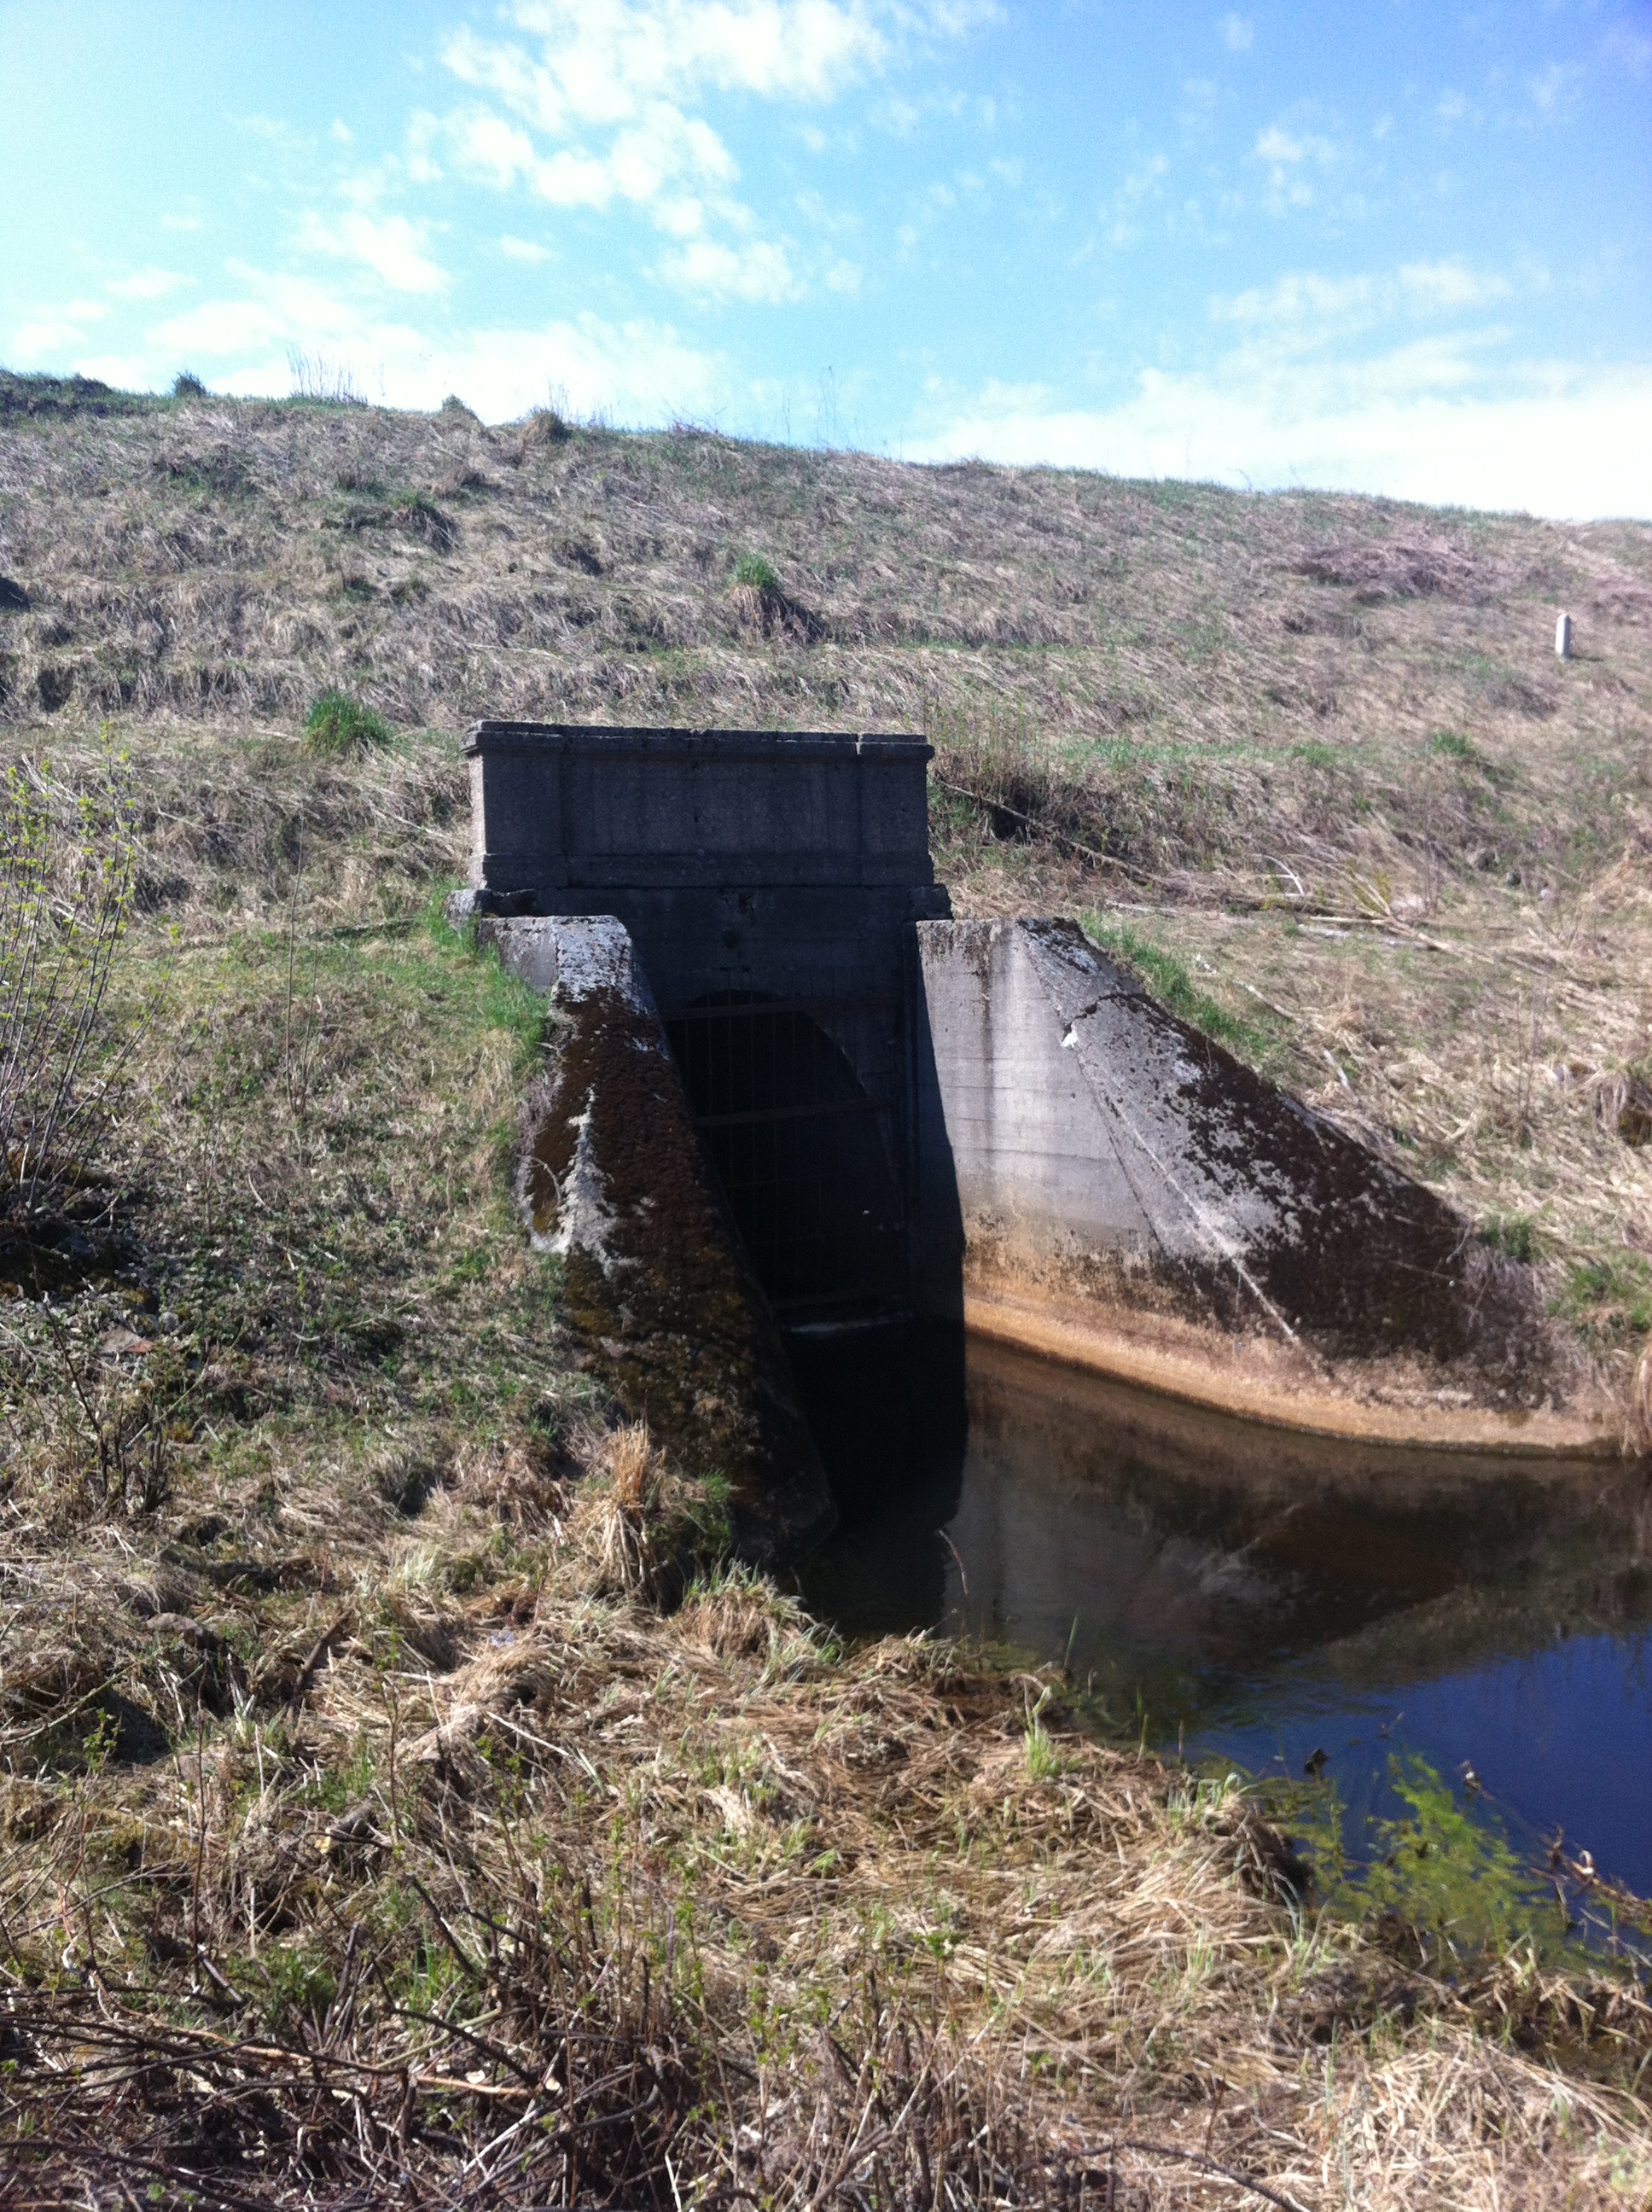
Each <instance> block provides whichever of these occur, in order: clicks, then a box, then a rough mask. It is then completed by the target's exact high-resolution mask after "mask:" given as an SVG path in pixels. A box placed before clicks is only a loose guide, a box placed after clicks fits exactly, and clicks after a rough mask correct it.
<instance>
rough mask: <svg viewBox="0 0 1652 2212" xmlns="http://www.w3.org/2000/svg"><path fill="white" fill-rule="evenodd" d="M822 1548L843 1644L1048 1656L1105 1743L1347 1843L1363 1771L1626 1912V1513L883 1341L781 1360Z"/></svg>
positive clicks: (1477, 1468)
mask: <svg viewBox="0 0 1652 2212" xmlns="http://www.w3.org/2000/svg"><path fill="white" fill-rule="evenodd" d="M793 1364H794V1366H795V1368H796V1370H797V1373H798V1380H799V1389H800V1391H801V1392H802V1395H803V1397H804V1400H805V1408H806V1410H807V1411H808V1413H809V1416H810V1420H811V1426H812V1427H813V1428H814V1430H815V1433H816V1436H817V1440H818V1441H819V1443H820V1445H821V1449H822V1453H823V1457H824V1458H825V1461H826V1463H827V1466H828V1468H829V1470H830V1471H831V1474H832V1476H833V1480H834V1484H835V1486H836V1488H837V1491H838V1495H839V1499H840V1504H841V1509H842V1511H843V1516H844V1522H845V1525H844V1528H843V1530H842V1532H841V1534H839V1535H838V1536H837V1537H836V1538H835V1540H834V1541H833V1542H832V1543H831V1544H830V1545H829V1547H827V1549H826V1550H825V1551H824V1552H823V1553H821V1554H820V1555H819V1556H818V1557H817V1559H815V1560H814V1561H813V1562H811V1566H810V1568H809V1570H808V1572H807V1575H806V1577H805V1590H806V1595H808V1597H809V1599H810V1601H811V1603H812V1604H813V1605H814V1606H815V1607H817V1609H818V1610H819V1611H820V1612H821V1613H823V1614H824V1615H825V1616H826V1617H828V1618H829V1619H831V1620H835V1621H836V1622H837V1623H838V1624H840V1625H841V1626H842V1627H843V1628H844V1629H846V1630H847V1631H848V1632H852V1633H854V1634H862V1635H876V1634H883V1633H885V1632H905V1631H908V1630H909V1629H912V1628H918V1627H923V1628H929V1627H939V1626H945V1627H947V1628H948V1629H950V1630H953V1631H956V1632H963V1633H966V1634H969V1635H972V1636H975V1637H979V1638H984V1639H986V1640H987V1641H990V1642H996V1643H1002V1644H1012V1645H1015V1646H1017V1647H1019V1648H1021V1649H1023V1650H1028V1651H1030V1652H1033V1653H1035V1654H1036V1655H1038V1656H1041V1657H1044V1658H1058V1659H1059V1658H1061V1657H1063V1656H1065V1657H1066V1662H1067V1666H1068V1669H1069V1673H1070V1674H1071V1676H1072V1679H1073V1680H1075V1681H1076V1682H1077V1683H1078V1685H1080V1686H1087V1687H1088V1688H1089V1689H1090V1691H1091V1692H1093V1693H1094V1694H1095V1695H1096V1697H1097V1698H1098V1699H1100V1700H1101V1701H1102V1704H1103V1705H1104V1706H1105V1707H1106V1709H1107V1710H1108V1712H1109V1713H1110V1714H1111V1716H1112V1717H1114V1720H1116V1721H1119V1722H1121V1723H1128V1724H1129V1725H1130V1726H1131V1727H1132V1728H1133V1729H1135V1728H1145V1729H1146V1731H1147V1733H1148V1734H1149V1735H1150V1737H1151V1739H1152V1740H1154V1741H1159V1742H1167V1741H1168V1742H1169V1743H1171V1744H1175V1743H1176V1742H1178V1741H1180V1742H1181V1743H1182V1744H1183V1746H1184V1747H1185V1748H1186V1750H1187V1753H1188V1754H1189V1755H1190V1756H1200V1757H1202V1756H1206V1755H1210V1756H1215V1757H1225V1758H1231V1759H1234V1760H1235V1761H1236V1763H1238V1764H1240V1765H1244V1766H1246V1767H1248V1768H1249V1769H1251V1770H1253V1771H1260V1770H1266V1769H1268V1768H1270V1767H1271V1768H1272V1769H1273V1771H1284V1772H1285V1773H1287V1774H1289V1775H1291V1776H1293V1777H1294V1776H1300V1775H1301V1774H1302V1772H1303V1767H1304V1764H1305V1763H1306V1762H1307V1761H1309V1759H1311V1758H1313V1756H1314V1755H1315V1753H1320V1752H1323V1753H1325V1754H1326V1759H1327V1771H1328V1772H1329V1773H1330V1774H1331V1776H1332V1777H1333V1778H1334V1779H1335V1781H1336V1782H1337V1784H1339V1788H1340V1790H1341V1791H1342V1793H1343V1794H1344V1796H1345V1798H1346V1800H1347V1802H1348V1807H1349V1812H1350V1814H1351V1820H1350V1823H1349V1830H1348V1832H1349V1837H1350V1840H1351V1841H1354V1842H1357V1836H1358V1833H1359V1826H1360V1821H1361V1819H1362V1816H1364V1814H1386V1815H1392V1814H1394V1812H1395V1811H1396V1810H1397V1809H1399V1808H1398V1807H1397V1805H1396V1803H1395V1802H1394V1800H1393V1798H1392V1796H1391V1794H1390V1793H1389V1791H1388V1787H1387V1776H1388V1759H1389V1755H1390V1753H1391V1752H1393V1751H1394V1750H1411V1751H1415V1752H1418V1753H1421V1754H1422V1756H1423V1757H1424V1758H1425V1759H1428V1760H1429V1761H1430V1764H1431V1765H1434V1766H1436V1768H1438V1769H1439V1771H1441V1772H1442V1773H1445V1774H1453V1773H1455V1772H1458V1771H1460V1770H1461V1768H1462V1767H1463V1765H1465V1764H1467V1765H1472V1767H1473V1771H1474V1772H1475V1774H1476V1775H1477V1776H1478V1777H1479V1781H1480V1782H1481V1784H1484V1786H1485V1790H1486V1791H1487V1792H1488V1793H1489V1794H1490V1796H1491V1797H1492V1798H1493V1799H1494V1800H1495V1801H1496V1802H1497V1804H1498V1806H1499V1807H1500V1808H1502V1809H1503V1812H1504V1814H1505V1815H1506V1816H1507V1817H1508V1818H1509V1820H1510V1821H1511V1823H1512V1824H1513V1825H1514V1826H1515V1828H1516V1829H1521V1828H1524V1829H1526V1830H1527V1831H1528V1832H1529V1833H1530V1834H1531V1835H1532V1836H1533V1837H1535V1836H1537V1835H1540V1834H1541V1835H1547V1834H1552V1833H1553V1832H1554V1831H1555V1830H1556V1829H1564V1832H1565V1835H1566V1838H1567V1839H1568V1844H1569V1846H1570V1848H1572V1849H1574V1850H1576V1849H1577V1848H1579V1847H1584V1846H1586V1847H1587V1848H1588V1850H1591V1851H1592V1852H1593V1854H1594V1858H1595V1861H1596V1863H1597V1864H1598V1865H1600V1868H1601V1869H1602V1870H1603V1871H1605V1872H1608V1873H1610V1874H1612V1875H1615V1876H1616V1878H1617V1879H1619V1880H1620V1881H1625V1882H1627V1883H1628V1884H1629V1885H1630V1886H1631V1887H1633V1888H1636V1889H1637V1890H1639V1891H1640V1892H1642V1893H1643V1894H1644V1893H1647V1892H1648V1891H1652V1571H1649V1566H1648V1564H1647V1559H1646V1556H1645V1549H1646V1534H1647V1530H1646V1508H1645V1491H1646V1486H1645V1482H1644V1480H1643V1478H1637V1476H1635V1475H1634V1474H1632V1473H1631V1472H1630V1471H1628V1470H1625V1469H1623V1468H1617V1467H1612V1466H1602V1465H1598V1464H1587V1465H1579V1466H1577V1467H1575V1468H1561V1469H1554V1470H1551V1471H1550V1472H1549V1473H1548V1474H1536V1473H1532V1472H1530V1471H1528V1472H1527V1473H1525V1474H1508V1473H1505V1472H1500V1471H1499V1470H1497V1468H1488V1467H1487V1466H1486V1465H1485V1463H1484V1462H1481V1463H1473V1462H1465V1461H1464V1460H1462V1459H1461V1457H1458V1456H1456V1455H1451V1456H1449V1457H1448V1456H1446V1455H1427V1454H1419V1455H1413V1456H1412V1457H1411V1458H1409V1459H1406V1460H1405V1461H1397V1460H1396V1458H1395V1456H1394V1455H1392V1454H1388V1453H1379V1452H1378V1451H1376V1450H1375V1449H1367V1448H1351V1447H1347V1446H1344V1445H1340V1444H1335V1445H1333V1444H1328V1443H1322V1442H1321V1441H1319V1440H1317V1439H1315V1438H1311V1437H1287V1436H1282V1435H1280V1434H1279V1433H1278V1432H1277V1431H1266V1430H1263V1429H1260V1428H1258V1427H1254V1426H1251V1425H1246V1424H1242V1423H1236V1422H1225V1421H1218V1420H1216V1419H1212V1418H1211V1417H1208V1416H1205V1415H1201V1414H1198V1413H1193V1412H1192V1411H1190V1410H1188V1409H1186V1408H1181V1407H1175V1406H1173V1405H1169V1404H1168V1403H1167V1402H1166V1401H1159V1400H1155V1399H1152V1398H1151V1397H1150V1396H1148V1395H1146V1394H1145V1393H1140V1392H1136V1391H1133V1390H1131V1389H1128V1388H1127V1386H1123V1385H1121V1384H1116V1383H1109V1382H1107V1381H1105V1380H1102V1379H1101V1378H1098V1377H1096V1376H1086V1375H1084V1374H1081V1373H1078V1372H1077V1371H1075V1370H1070V1369H1066V1368H1062V1367H1059V1366H1056V1365H1054V1364H1050V1363H1048V1362H1046V1361H1042V1360H1038V1359H1035V1358H1029V1357H1027V1356H1025V1355H1023V1354H1019V1353H1014V1352H1005V1351H1004V1350H1002V1349H1001V1348H999V1347H997V1346H988V1345H985V1344H980V1343H975V1342H970V1343H969V1344H968V1345H967V1346H965V1345H964V1343H963V1341H962V1340H960V1339H959V1338H957V1336H956V1335H952V1334H943V1333H939V1332H931V1331H926V1330H921V1329H919V1328H915V1327H913V1326H910V1325H908V1326H907V1327H904V1328H887V1329H884V1330H880V1331H878V1332H875V1333H873V1334H872V1335H870V1336H860V1337H855V1336H836V1337H834V1336H818V1337H811V1336H808V1335H806V1334H805V1335H800V1336H798V1337H794V1338H793Z"/></svg>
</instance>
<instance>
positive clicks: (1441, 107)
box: [1434, 92, 1468, 123]
mask: <svg viewBox="0 0 1652 2212" xmlns="http://www.w3.org/2000/svg"><path fill="white" fill-rule="evenodd" d="M1434 112H1435V113H1436V115H1437V116H1438V117H1439V118H1440V120H1441V122H1442V123H1461V121H1462V119H1463V118H1464V116H1465V115H1467V112H1468V102H1467V100H1465V99H1464V98H1463V96H1462V94H1461V93H1460V92H1445V93H1442V94H1441V95H1440V97H1439V99H1438V100H1436V102H1435V105H1434Z"/></svg>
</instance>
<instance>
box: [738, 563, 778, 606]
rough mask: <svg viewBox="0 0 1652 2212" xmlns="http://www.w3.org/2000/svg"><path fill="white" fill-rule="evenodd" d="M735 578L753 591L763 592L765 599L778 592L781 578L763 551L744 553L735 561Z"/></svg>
mask: <svg viewBox="0 0 1652 2212" xmlns="http://www.w3.org/2000/svg"><path fill="white" fill-rule="evenodd" d="M734 580H735V582H736V583H737V584H744V585H745V586H746V587H747V588H748V589H749V590H750V591H753V592H762V595H763V597H764V598H765V599H768V597H770V596H771V595H772V594H773V593H775V592H778V591H779V590H780V578H779V577H778V576H777V575H776V574H774V569H773V568H771V567H770V566H769V564H768V562H767V561H765V560H764V558H763V556H762V554H761V553H742V554H741V556H740V557H739V559H738V561H737V562H735V563H734Z"/></svg>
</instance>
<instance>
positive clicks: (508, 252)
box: [499, 232, 550, 261]
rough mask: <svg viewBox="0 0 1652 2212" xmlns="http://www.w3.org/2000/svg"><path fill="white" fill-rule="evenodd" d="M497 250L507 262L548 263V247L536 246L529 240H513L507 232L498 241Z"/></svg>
mask: <svg viewBox="0 0 1652 2212" xmlns="http://www.w3.org/2000/svg"><path fill="white" fill-rule="evenodd" d="M499 250H500V252H501V253H502V254H503V255H504V257H505V258H506V260H507V261H549V260H550V249H549V247H547V246H536V245H535V244H534V242H533V240H531V238H513V237H511V236H510V234H508V232H507V234H506V235H505V236H504V237H503V238H501V240H500V241H499Z"/></svg>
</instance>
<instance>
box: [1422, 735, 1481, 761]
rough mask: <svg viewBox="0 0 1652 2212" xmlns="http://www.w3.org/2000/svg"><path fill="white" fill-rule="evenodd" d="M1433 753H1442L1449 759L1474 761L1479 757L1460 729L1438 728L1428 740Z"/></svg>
mask: <svg viewBox="0 0 1652 2212" xmlns="http://www.w3.org/2000/svg"><path fill="white" fill-rule="evenodd" d="M1428 749H1429V750H1430V752H1431V753H1442V754H1443V755H1444V756H1445V757H1446V758H1447V759H1448V760H1458V761H1473V760H1478V759H1479V754H1478V753H1477V752H1476V751H1475V750H1474V748H1473V745H1472V744H1470V743H1469V741H1468V739H1467V738H1466V737H1464V736H1463V734H1462V732H1461V731H1460V730H1436V731H1435V732H1434V734H1433V736H1432V737H1431V738H1430V739H1429V741H1428Z"/></svg>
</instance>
